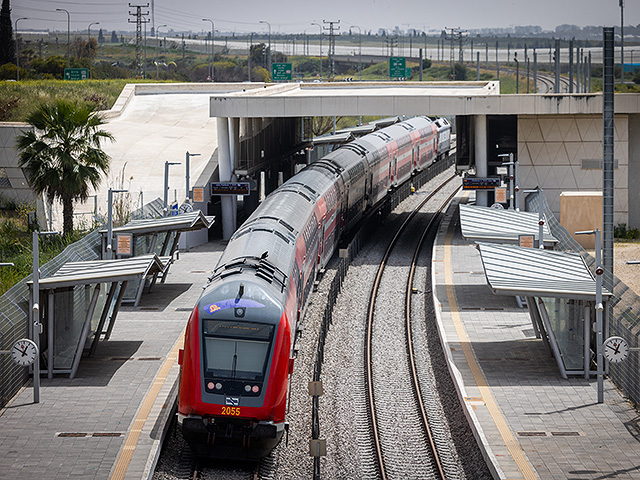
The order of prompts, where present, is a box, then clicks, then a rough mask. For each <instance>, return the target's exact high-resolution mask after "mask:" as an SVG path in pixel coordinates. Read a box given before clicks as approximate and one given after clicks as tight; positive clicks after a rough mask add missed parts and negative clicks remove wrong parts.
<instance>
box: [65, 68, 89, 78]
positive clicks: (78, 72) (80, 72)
mask: <svg viewBox="0 0 640 480" xmlns="http://www.w3.org/2000/svg"><path fill="white" fill-rule="evenodd" d="M88 78H89V69H88V68H65V69H64V79H65V80H87V79H88Z"/></svg>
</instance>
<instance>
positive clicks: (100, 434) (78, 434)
mask: <svg viewBox="0 0 640 480" xmlns="http://www.w3.org/2000/svg"><path fill="white" fill-rule="evenodd" d="M122 435H123V434H122V433H121V432H94V433H81V432H59V433H56V437H62V438H88V437H121V436H122Z"/></svg>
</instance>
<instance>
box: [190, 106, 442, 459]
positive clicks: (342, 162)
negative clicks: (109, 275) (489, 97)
mask: <svg viewBox="0 0 640 480" xmlns="http://www.w3.org/2000/svg"><path fill="white" fill-rule="evenodd" d="M450 149H451V125H450V123H449V122H448V121H447V119H445V118H430V117H427V116H419V117H414V118H411V119H409V120H406V121H403V122H399V123H396V124H393V125H391V126H388V127H386V128H383V129H380V130H378V131H375V132H372V133H370V134H368V135H365V136H363V137H360V138H359V139H357V140H354V141H352V142H350V143H348V144H346V145H344V146H342V147H340V148H338V149H336V150H334V151H332V152H331V153H329V154H328V155H326V156H324V157H323V158H321V159H319V160H317V161H315V162H313V163H312V164H310V165H308V166H307V167H305V168H304V169H303V170H302V171H300V172H299V173H298V174H297V175H295V176H293V177H291V178H290V179H289V180H288V181H287V182H285V183H283V184H282V185H281V186H280V187H278V188H277V189H276V190H274V191H273V192H272V193H271V194H270V195H269V196H268V197H267V198H266V199H265V200H264V201H263V202H262V203H261V204H260V206H259V207H258V208H257V209H256V210H255V211H254V212H253V213H252V214H251V215H250V217H249V218H248V219H247V220H246V221H245V222H244V223H243V224H242V226H241V227H240V228H238V230H236V232H235V233H234V234H233V235H232V237H231V238H230V240H229V243H228V245H227V247H226V248H225V250H224V252H223V254H222V256H221V257H220V260H219V261H218V264H217V265H216V267H215V268H214V270H213V272H212V274H211V276H210V277H209V281H208V283H207V285H206V286H205V287H204V289H203V292H202V294H201V296H200V298H199V300H198V301H197V303H196V305H195V307H194V308H193V311H192V312H191V315H190V317H189V320H188V323H187V328H186V332H185V341H184V348H183V349H181V350H180V351H179V357H178V363H179V364H180V381H179V394H178V410H177V417H178V425H179V428H181V430H182V434H183V436H184V438H185V440H186V441H187V443H188V444H189V445H190V447H191V449H192V450H193V451H194V452H195V454H196V455H199V456H205V457H212V458H242V459H259V458H261V457H264V456H266V455H268V454H269V452H271V450H273V448H275V446H276V445H277V444H278V443H279V442H280V441H281V439H282V438H283V436H284V434H285V432H288V423H287V421H286V413H287V408H288V393H289V391H290V389H289V384H290V378H291V374H292V373H293V367H294V363H295V343H296V339H297V338H298V327H299V325H300V320H301V319H302V318H303V316H304V312H305V306H306V304H307V300H308V299H309V296H310V293H311V291H312V287H313V284H314V281H315V279H316V274H317V273H318V272H319V270H320V269H322V268H324V267H325V266H326V264H327V263H328V262H329V260H330V259H331V257H332V255H333V253H334V252H335V250H336V248H337V246H338V242H339V240H340V239H341V237H343V236H344V235H345V234H346V233H347V232H350V231H352V230H354V229H355V228H356V226H357V224H358V222H360V220H361V219H362V218H363V216H364V215H366V214H367V212H369V211H372V210H373V211H375V210H374V209H376V208H377V207H378V206H379V205H381V204H382V202H383V201H384V200H385V197H386V196H387V195H388V194H389V192H390V191H392V190H393V189H394V188H396V187H398V186H399V185H401V184H402V183H403V182H405V181H407V180H408V179H410V177H411V176H412V175H413V174H415V173H416V172H419V171H421V170H423V169H425V168H427V167H428V166H429V165H431V164H432V163H433V162H436V161H438V160H439V159H442V158H443V157H446V156H448V155H449V152H450Z"/></svg>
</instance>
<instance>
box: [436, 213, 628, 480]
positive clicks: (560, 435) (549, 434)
mask: <svg viewBox="0 0 640 480" xmlns="http://www.w3.org/2000/svg"><path fill="white" fill-rule="evenodd" d="M433 278H434V285H435V287H434V291H435V297H436V307H438V305H440V307H439V308H437V310H439V317H440V318H439V323H440V329H441V332H442V333H443V341H444V342H445V351H447V352H448V355H449V361H450V367H451V370H452V371H453V372H454V374H455V376H456V379H457V383H458V386H459V391H460V393H461V395H462V396H463V397H464V399H465V404H466V405H465V406H466V412H467V413H468V417H469V418H471V420H472V423H473V428H474V430H475V432H476V433H477V437H478V438H480V440H481V442H482V443H483V445H484V447H485V451H486V458H488V459H489V461H490V462H491V464H492V465H493V471H494V476H496V478H504V479H533V478H541V479H571V480H578V479H613V478H615V479H640V417H639V416H638V413H637V412H636V411H635V410H634V409H633V408H632V407H631V405H630V404H628V403H627V402H626V401H625V400H624V399H623V398H622V397H621V396H620V394H619V393H618V392H617V391H616V390H615V388H614V386H613V384H611V383H610V382H609V381H608V380H605V392H604V399H605V402H604V403H603V404H598V403H597V390H596V381H595V378H594V379H591V380H586V379H584V378H572V377H570V378H569V379H568V380H563V379H562V378H561V376H560V373H559V371H558V368H557V365H556V363H555V360H554V359H553V358H551V357H550V356H549V354H548V353H547V351H546V349H545V347H544V345H543V343H542V340H539V339H536V338H535V334H534V331H533V327H532V325H531V321H530V318H529V314H528V311H527V309H526V308H518V306H517V304H516V301H515V299H514V298H513V297H507V296H496V295H493V293H492V292H491V290H490V289H489V287H488V285H487V281H486V277H485V275H484V270H483V267H482V261H481V259H480V253H479V252H478V250H477V249H476V248H475V246H474V244H472V243H469V242H467V241H466V240H464V239H463V238H462V236H461V234H460V227H459V223H458V216H457V207H455V208H453V207H452V208H450V209H449V211H448V213H447V217H446V219H445V221H444V222H443V224H442V226H441V228H440V232H439V234H438V240H437V246H436V247H435V255H434V268H433Z"/></svg>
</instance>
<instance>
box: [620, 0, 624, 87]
mask: <svg viewBox="0 0 640 480" xmlns="http://www.w3.org/2000/svg"><path fill="white" fill-rule="evenodd" d="M620 65H621V66H622V72H621V73H620V84H623V83H624V0H620Z"/></svg>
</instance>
